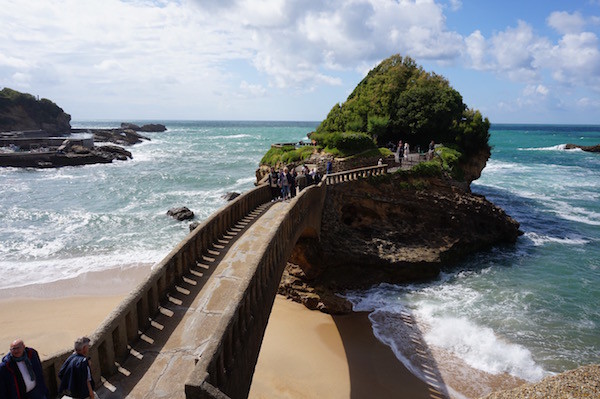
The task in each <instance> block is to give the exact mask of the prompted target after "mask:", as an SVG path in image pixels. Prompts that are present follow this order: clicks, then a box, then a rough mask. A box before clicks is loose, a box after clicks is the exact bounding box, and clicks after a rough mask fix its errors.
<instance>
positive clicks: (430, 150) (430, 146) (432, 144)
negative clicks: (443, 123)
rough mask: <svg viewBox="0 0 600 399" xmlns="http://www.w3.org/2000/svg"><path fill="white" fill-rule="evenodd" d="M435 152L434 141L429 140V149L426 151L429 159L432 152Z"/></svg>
mask: <svg viewBox="0 0 600 399" xmlns="http://www.w3.org/2000/svg"><path fill="white" fill-rule="evenodd" d="M434 152H435V141H433V140H431V142H430V143H429V151H428V153H427V157H428V158H429V159H430V160H431V159H433V154H434Z"/></svg>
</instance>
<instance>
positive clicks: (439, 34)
mask: <svg viewBox="0 0 600 399" xmlns="http://www.w3.org/2000/svg"><path fill="white" fill-rule="evenodd" d="M461 7H462V2H461V1H460V0H328V1H306V0H269V1H266V0H177V1H166V0H155V1H152V0H135V1H126V0H86V1H85V2H83V1H80V0H45V1H43V2H40V1H33V2H32V1H27V0H13V1H10V2H7V3H6V4H3V6H2V7H0V25H1V26H2V27H3V29H1V30H0V86H1V85H7V86H9V87H10V86H11V85H14V86H15V87H17V88H18V87H31V88H33V89H34V91H35V92H36V93H39V94H40V95H43V96H46V97H48V98H53V99H54V98H56V100H57V102H58V101H59V100H61V97H62V98H64V99H71V100H70V101H71V102H72V104H74V105H75V106H83V105H81V104H82V103H83V102H84V101H83V100H82V99H81V97H80V96H81V93H86V99H85V101H87V102H89V103H90V104H93V103H98V104H118V103H126V104H130V106H131V107H132V109H133V110H135V106H136V104H138V105H139V108H140V109H144V110H145V109H147V108H148V107H149V106H153V107H155V108H156V109H158V110H161V112H162V110H167V111H168V110H176V111H177V112H180V111H181V112H190V113H193V112H195V110H197V109H212V107H213V105H214V103H216V101H211V100H212V99H213V98H216V97H218V98H219V101H221V102H222V103H223V104H226V103H227V101H228V99H229V98H230V97H231V98H232V99H234V100H235V101H238V102H240V103H239V104H238V107H239V108H243V104H242V103H241V101H243V98H251V97H262V98H271V99H273V98H276V97H277V96H282V98H283V97H285V98H289V97H290V95H295V94H305V93H310V92H318V90H321V89H322V88H324V87H328V88H333V89H335V88H337V87H340V86H343V89H342V90H348V88H347V87H345V86H348V85H350V84H352V85H353V84H355V82H352V83H348V82H347V81H344V80H343V79H347V76H348V75H349V74H350V73H351V72H352V71H354V72H357V73H359V74H363V73H365V72H366V71H367V70H368V69H370V68H372V67H373V66H374V65H376V64H377V63H378V62H379V61H381V60H382V59H383V58H386V57H388V56H390V55H392V54H395V53H400V54H402V55H408V56H411V57H413V58H415V59H416V60H417V62H419V63H423V62H424V61H432V62H437V63H440V64H442V63H443V64H448V63H455V64H456V63H458V62H460V61H462V60H464V59H466V60H468V62H466V63H465V65H466V66H467V67H468V68H472V69H476V70H479V71H491V72H493V73H496V74H497V76H500V77H502V78H508V79H510V80H512V81H515V82H520V83H523V84H525V85H530V86H531V87H535V88H540V87H543V88H546V89H547V90H548V92H549V93H550V92H556V90H555V87H554V86H555V85H556V84H560V85H566V86H586V87H591V88H596V89H597V90H599V91H600V55H599V45H598V38H597V36H596V34H595V33H592V32H589V31H586V27H590V26H594V24H598V23H600V22H598V21H600V19H599V18H598V17H594V16H590V15H587V14H580V13H577V12H575V13H568V12H555V13H552V14H550V15H549V17H548V19H547V23H548V25H549V26H551V27H552V28H554V29H555V30H557V31H558V32H561V38H560V39H559V40H550V39H549V38H547V37H543V36H540V35H539V31H540V30H539V29H535V28H534V27H533V26H531V25H529V24H528V23H527V22H525V21H519V22H518V23H517V24H516V26H510V27H507V28H505V29H503V30H501V31H497V32H495V33H494V34H492V35H490V36H489V37H485V36H484V35H483V34H482V31H484V29H485V27H484V25H483V24H482V26H481V30H475V31H474V32H473V33H471V34H470V35H468V36H465V37H463V36H462V35H460V34H459V33H457V32H455V31H453V30H451V29H449V28H448V26H447V22H446V16H445V15H444V13H445V12H450V10H453V11H456V10H457V9H459V8H461ZM462 57H465V58H464V59H463V58H462ZM232 64H233V65H236V66H239V65H243V68H246V69H248V68H250V69H252V71H250V73H246V72H248V71H245V70H243V68H242V67H240V68H241V69H240V70H235V68H233V69H232V67H231V65H232ZM349 71H351V72H349ZM359 78H360V77H357V79H359ZM549 79H552V80H553V81H549ZM338 90H339V89H338ZM542 91H543V90H542ZM240 93H241V94H243V95H242V96H240ZM537 94H538V95H542V94H543V93H541V92H538V93H537ZM521 95H524V94H523V93H521ZM340 100H343V99H340V98H335V99H333V101H331V104H333V103H334V102H336V101H340ZM200 103H201V104H200ZM128 106H129V105H128ZM92 107H93V105H92ZM325 108H326V109H329V108H330V104H328V105H327V106H326V107H325Z"/></svg>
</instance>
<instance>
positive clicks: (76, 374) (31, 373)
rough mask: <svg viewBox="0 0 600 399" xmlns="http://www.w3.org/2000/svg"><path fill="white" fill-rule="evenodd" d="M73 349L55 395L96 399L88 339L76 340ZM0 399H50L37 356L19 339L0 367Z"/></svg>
mask: <svg viewBox="0 0 600 399" xmlns="http://www.w3.org/2000/svg"><path fill="white" fill-rule="evenodd" d="M74 349H75V351H74V352H73V353H72V354H71V355H70V356H69V357H68V358H67V360H65V362H64V363H63V365H62V367H61V368H60V370H59V372H58V377H59V378H60V386H59V388H58V392H59V394H63V396H62V398H63V399H67V398H76V399H85V398H97V395H96V394H95V393H94V389H95V385H94V380H93V379H92V373H91V369H90V358H89V357H88V353H89V350H90V339H89V338H87V337H81V338H77V340H75V345H74ZM0 398H2V399H50V394H49V391H48V388H47V387H46V383H45V381H44V373H43V369H42V362H41V361H40V356H39V355H38V352H37V351H36V350H35V349H33V348H29V347H27V346H25V343H24V342H23V340H22V339H16V340H14V341H13V342H12V343H11V344H10V352H9V353H8V354H7V355H6V356H4V357H3V358H2V362H1V363H0Z"/></svg>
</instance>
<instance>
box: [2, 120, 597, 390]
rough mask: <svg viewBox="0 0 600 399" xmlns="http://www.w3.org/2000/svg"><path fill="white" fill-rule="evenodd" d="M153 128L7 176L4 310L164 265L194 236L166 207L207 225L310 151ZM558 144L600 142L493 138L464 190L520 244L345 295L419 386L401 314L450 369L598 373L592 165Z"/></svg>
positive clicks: (282, 134) (270, 133)
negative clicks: (270, 157) (507, 224)
mask: <svg viewBox="0 0 600 399" xmlns="http://www.w3.org/2000/svg"><path fill="white" fill-rule="evenodd" d="M133 122H137V123H145V121H133ZM160 122H161V123H164V124H165V125H166V126H167V128H168V130H167V131H166V132H163V133H147V134H146V135H147V136H148V137H149V138H150V139H151V140H150V141H145V142H143V143H141V144H137V145H135V146H132V147H130V148H129V149H130V150H131V152H132V153H133V159H132V160H128V161H125V162H119V161H115V162H113V163H112V164H98V165H90V166H85V167H66V168H60V169H39V170H35V169H16V168H0V273H1V275H2V278H1V279H0V298H2V297H3V296H5V295H4V294H3V292H4V293H6V292H8V291H11V292H14V291H15V287H25V286H38V285H40V286H41V287H43V284H45V283H50V282H53V281H57V280H61V279H67V278H72V277H74V276H76V275H79V274H83V273H90V272H96V271H107V270H119V271H123V270H125V271H126V270H127V269H128V268H130V267H131V268H135V267H138V266H139V265H151V264H154V263H155V262H158V261H160V260H161V259H162V258H163V257H164V256H165V255H166V254H168V253H169V252H170V250H171V249H172V248H173V247H174V246H175V245H176V244H177V243H178V242H179V241H181V239H183V238H184V237H185V236H186V235H187V234H188V232H189V230H188V223H185V222H183V223H182V222H178V221H175V220H174V219H172V218H170V217H168V216H167V215H166V212H167V210H168V209H170V208H172V207H178V206H187V207H188V208H190V209H191V210H192V211H194V213H195V214H196V220H203V219H205V218H206V217H207V216H209V215H210V214H211V213H213V212H214V211H215V210H217V209H218V208H220V207H222V206H223V205H225V204H226V201H225V200H224V199H223V198H222V196H223V195H224V194H226V193H227V192H231V191H236V192H242V191H245V190H248V189H250V188H252V187H253V186H254V182H255V171H256V169H257V167H258V163H259V161H260V159H261V157H262V156H263V155H264V153H265V152H266V151H267V150H268V149H269V147H270V144H271V143H274V142H295V141H300V140H303V139H306V134H307V133H308V132H310V131H312V130H314V129H315V128H316V126H317V125H318V123H316V122H195V121H167V122H164V121H160ZM72 125H73V127H76V128H108V127H117V126H118V125H119V123H118V122H113V121H75V122H73V123H72ZM566 143H575V144H581V145H594V144H598V143H600V126H567V125H501V124H494V125H492V129H491V144H492V146H493V149H492V156H491V158H490V160H489V161H488V164H487V166H486V168H485V169H484V171H483V173H482V176H481V178H480V179H478V180H477V181H475V182H473V184H472V190H473V192H475V193H478V194H482V195H484V196H486V197H487V198H488V199H489V200H490V201H492V202H493V203H495V204H497V205H498V206H500V207H502V208H503V209H504V210H505V211H506V212H507V213H508V214H509V215H511V216H512V217H513V218H515V219H516V220H517V221H518V222H520V223H521V230H522V231H523V232H524V235H523V236H521V237H519V239H518V240H517V243H516V244H514V245H502V246H498V247H495V248H492V249H490V250H488V251H484V252H481V253H478V254H476V255H472V256H470V257H469V258H468V259H465V260H464V261H463V262H461V263H460V264H458V265H453V266H452V267H448V268H446V269H444V271H443V273H442V274H441V275H440V277H439V278H438V279H437V280H435V281H432V282H428V283H424V284H410V285H403V286H396V285H389V284H383V285H380V286H377V287H373V288H371V289H370V290H366V291H360V292H352V293H348V298H349V299H350V300H351V301H352V302H353V304H354V308H355V310H362V311H368V312H370V319H371V322H372V324H373V329H374V332H375V334H376V335H377V336H378V338H379V339H380V340H382V341H383V342H385V343H386V344H388V345H390V346H391V347H392V349H394V351H395V353H396V355H397V356H398V358H399V359H400V360H402V361H403V362H404V363H405V364H406V365H407V366H408V367H409V368H410V369H411V370H413V371H414V372H415V373H416V374H419V373H420V369H419V367H418V365H417V364H415V361H414V358H413V357H410V356H408V355H407V353H406V349H403V348H405V347H406V345H405V344H406V337H405V336H404V335H403V334H402V332H401V329H400V328H399V327H398V326H399V324H398V323H399V316H400V315H401V314H403V313H409V314H410V315H411V316H412V317H413V319H414V320H415V322H416V324H417V326H418V328H419V329H420V331H421V333H422V339H423V340H424V342H425V344H426V346H427V347H428V348H430V350H431V351H432V352H435V353H441V354H443V356H440V357H439V359H448V360H445V361H442V360H440V362H441V363H445V365H444V364H440V368H442V369H444V368H445V369H452V364H455V363H459V364H464V365H467V366H468V367H470V368H471V369H473V370H477V371H480V372H483V373H486V374H489V375H501V376H513V377H517V378H520V379H523V380H526V381H538V380H540V379H541V378H543V377H545V376H548V375H551V374H554V373H559V372H563V371H566V370H570V369H573V368H576V367H578V366H580V365H585V364H590V363H600V334H598V331H600V306H599V304H600V154H593V153H587V152H583V151H581V150H565V148H564V147H565V144H566ZM40 295H42V294H41V293H40ZM442 374H443V373H442ZM421 377H423V378H425V376H424V375H421ZM448 383H449V385H452V381H448ZM456 391H457V392H458V393H456V395H457V396H460V393H459V392H461V390H460V389H457V390H456ZM483 391H485V388H483ZM467 396H468V395H467Z"/></svg>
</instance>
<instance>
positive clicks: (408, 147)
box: [404, 142, 410, 158]
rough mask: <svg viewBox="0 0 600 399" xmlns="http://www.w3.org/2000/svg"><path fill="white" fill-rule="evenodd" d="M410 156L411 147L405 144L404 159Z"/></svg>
mask: <svg viewBox="0 0 600 399" xmlns="http://www.w3.org/2000/svg"><path fill="white" fill-rule="evenodd" d="M408 154H410V146H409V145H408V142H406V143H404V158H408Z"/></svg>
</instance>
